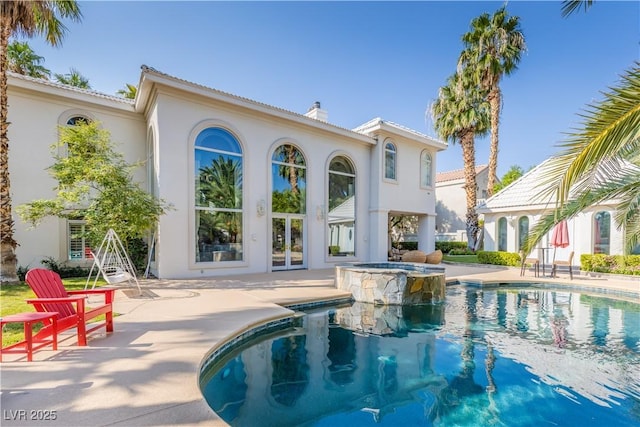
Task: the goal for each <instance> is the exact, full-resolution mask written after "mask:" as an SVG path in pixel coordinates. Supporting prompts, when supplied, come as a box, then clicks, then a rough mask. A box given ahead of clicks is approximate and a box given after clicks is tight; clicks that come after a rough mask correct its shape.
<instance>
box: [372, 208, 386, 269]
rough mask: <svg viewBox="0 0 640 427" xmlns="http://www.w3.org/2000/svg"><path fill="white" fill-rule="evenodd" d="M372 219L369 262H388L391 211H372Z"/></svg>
mask: <svg viewBox="0 0 640 427" xmlns="http://www.w3.org/2000/svg"><path fill="white" fill-rule="evenodd" d="M369 217H370V218H371V223H370V226H369V227H370V230H371V232H370V233H369V241H368V242H367V243H368V245H369V255H368V256H369V261H371V262H384V261H387V260H388V259H389V258H388V251H389V248H388V246H389V231H388V228H389V211H388V210H371V211H369Z"/></svg>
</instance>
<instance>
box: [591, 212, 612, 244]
mask: <svg viewBox="0 0 640 427" xmlns="http://www.w3.org/2000/svg"><path fill="white" fill-rule="evenodd" d="M610 239H611V214H609V212H605V211H602V212H597V213H596V214H595V215H594V216H593V253H594V254H606V255H609V251H610Z"/></svg>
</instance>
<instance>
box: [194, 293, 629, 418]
mask: <svg viewBox="0 0 640 427" xmlns="http://www.w3.org/2000/svg"><path fill="white" fill-rule="evenodd" d="M201 387H202V391H203V395H204V397H205V399H206V401H207V403H208V404H209V406H210V407H211V408H212V409H213V410H214V411H215V412H216V413H217V414H218V415H219V416H220V417H221V418H222V419H223V420H224V421H225V422H227V423H228V424H229V425H231V426H251V427H256V426H350V427H355V426H368V425H371V426H373V425H376V426H400V425H402V426H429V425H443V426H445V425H446V426H449V425H459V426H534V425H535V426H539V425H560V426H572V425H575V426H590V425H606V426H638V425H640V304H639V303H638V299H637V298H635V299H634V298H631V297H624V296H620V295H618V296H615V295H609V294H594V293H587V292H585V291H583V290H580V291H578V290H573V291H568V290H567V289H554V288H550V287H542V286H540V287H537V286H535V285H531V286H520V287H517V288H515V287H513V288H511V287H509V288H507V287H503V286H501V287H495V288H486V287H485V288H478V287H465V286H462V285H459V286H458V285H457V286H451V287H449V288H448V289H447V295H446V300H445V302H444V303H441V304H434V305H426V306H419V307H401V306H386V307H379V306H373V305H369V304H362V303H356V304H354V305H352V306H347V307H340V308H331V309H328V310H325V309H323V310H316V311H311V312H308V313H307V314H306V315H305V316H304V317H303V318H302V321H301V325H300V326H298V327H292V328H288V329H285V330H282V331H279V332H278V333H276V334H271V335H267V336H258V337H255V338H254V339H253V340H251V342H249V343H246V344H244V345H242V346H241V347H240V348H236V349H233V350H231V351H230V352H229V353H228V354H226V355H225V356H224V357H222V358H221V360H220V361H219V362H218V363H214V364H213V365H212V366H211V367H209V368H208V369H207V370H205V372H204V373H203V376H202V377H201Z"/></svg>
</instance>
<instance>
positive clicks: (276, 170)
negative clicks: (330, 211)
mask: <svg viewBox="0 0 640 427" xmlns="http://www.w3.org/2000/svg"><path fill="white" fill-rule="evenodd" d="M271 179H272V182H273V188H272V191H271V206H272V208H271V209H272V211H273V212H280V213H298V214H303V213H305V212H306V202H305V201H306V198H307V168H306V166H305V160H304V156H303V155H302V153H301V152H300V150H298V149H297V148H296V147H294V146H293V145H290V144H285V145H281V146H279V147H278V148H277V149H276V151H275V152H274V153H273V157H272V159H271Z"/></svg>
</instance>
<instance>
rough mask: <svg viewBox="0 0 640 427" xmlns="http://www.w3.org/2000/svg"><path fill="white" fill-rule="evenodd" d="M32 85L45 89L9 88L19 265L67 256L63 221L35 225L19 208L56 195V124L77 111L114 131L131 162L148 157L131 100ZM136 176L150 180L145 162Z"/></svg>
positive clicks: (141, 123) (140, 122)
mask: <svg viewBox="0 0 640 427" xmlns="http://www.w3.org/2000/svg"><path fill="white" fill-rule="evenodd" d="M32 86H33V85H32ZM34 87H36V88H39V89H41V90H38V91H34V90H32V89H31V88H25V87H19V86H16V85H11V86H10V87H9V90H8V104H9V109H8V121H9V122H10V125H9V131H8V137H9V173H10V180H11V199H12V208H13V216H14V220H15V229H14V230H15V232H14V238H15V240H16V241H17V242H18V244H19V246H18V247H17V248H16V255H17V257H18V266H22V267H29V268H34V267H38V266H40V265H41V264H40V263H41V261H42V259H44V258H46V257H53V258H54V259H55V260H57V261H59V260H62V261H64V260H66V258H67V253H66V251H67V248H66V238H67V228H66V222H65V221H63V220H59V219H57V218H47V219H45V220H44V221H43V222H42V223H41V224H39V225H38V226H37V227H36V228H33V227H31V226H30V225H29V224H26V223H25V222H24V221H22V219H20V217H19V215H18V213H17V208H18V207H19V206H20V205H23V204H25V203H28V202H31V201H33V200H35V199H50V198H53V197H54V196H55V192H54V188H55V186H56V185H57V182H56V181H55V180H54V179H53V178H52V177H51V175H50V174H49V172H48V171H47V168H49V167H50V166H52V165H53V163H54V161H55V160H54V157H53V156H54V151H52V148H51V146H52V145H53V144H55V143H57V141H58V125H60V124H64V123H66V120H67V119H68V118H69V117H71V116H77V115H84V116H87V117H90V118H91V119H93V120H98V121H100V122H101V123H102V126H103V127H104V128H105V129H108V130H109V131H110V132H111V140H112V141H113V142H114V143H115V144H116V150H117V151H120V152H122V153H123V154H124V155H125V158H126V160H127V161H128V162H135V161H140V160H144V159H145V151H144V141H145V137H144V132H145V128H144V121H143V120H142V117H141V116H140V115H138V114H135V113H134V112H133V108H132V107H131V105H129V104H119V103H112V102H108V101H106V102H102V103H100V104H96V103H92V102H90V101H89V99H88V97H83V96H81V95H78V96H76V98H75V99H69V98H68V97H65V96H60V94H59V93H58V92H57V91H55V90H50V89H49V88H47V87H46V86H43V85H37V84H36V85H35V86H34ZM135 179H137V180H139V181H140V182H141V183H142V184H143V185H145V186H146V183H145V173H144V168H140V169H139V171H138V173H136V175H135ZM143 188H144V187H143Z"/></svg>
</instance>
